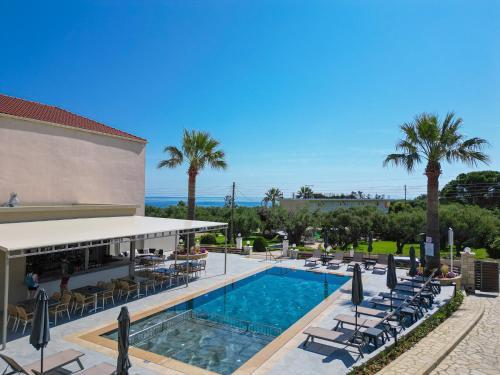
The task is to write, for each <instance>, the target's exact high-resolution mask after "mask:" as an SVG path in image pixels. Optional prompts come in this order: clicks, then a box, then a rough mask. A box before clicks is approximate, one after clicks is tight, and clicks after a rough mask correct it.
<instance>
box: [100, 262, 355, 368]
mask: <svg viewBox="0 0 500 375" xmlns="http://www.w3.org/2000/svg"><path fill="white" fill-rule="evenodd" d="M348 280H349V277H345V276H337V275H328V274H320V273H315V272H306V271H301V270H291V269H287V268H280V267H274V268H271V269H268V270H266V271H262V272H259V273H257V274H255V275H252V276H249V277H247V278H245V279H242V280H240V281H237V282H235V283H233V284H229V285H227V286H224V287H221V288H219V289H216V290H213V291H211V292H209V293H207V294H205V295H202V296H199V297H197V298H194V299H192V300H189V301H187V302H185V303H181V304H178V305H176V306H173V307H171V308H169V309H167V310H165V311H163V312H161V313H158V314H155V315H153V316H150V317H148V318H145V319H142V320H141V321H138V322H134V323H133V324H132V326H131V338H132V337H133V336H134V333H137V332H144V329H148V330H152V328H151V327H158V326H159V325H160V324H161V322H165V320H166V319H168V318H171V319H170V321H169V323H168V324H165V327H163V326H162V327H163V328H162V329H161V332H157V331H155V334H154V336H149V337H147V338H145V339H144V340H141V341H139V342H132V344H133V345H134V346H136V347H138V348H141V349H144V350H147V351H151V352H154V353H157V354H160V355H164V356H167V357H172V358H175V359H177V360H180V361H183V362H185V363H189V364H192V365H194V366H198V367H202V368H205V369H208V370H210V371H214V372H218V373H221V374H230V373H232V372H233V371H234V370H236V369H237V368H238V367H240V366H241V365H242V364H243V363H245V362H246V361H247V360H248V359H250V358H251V357H253V356H254V355H255V354H256V353H257V352H259V351H260V350H261V349H262V348H263V347H264V346H266V345H267V344H268V343H269V342H271V341H272V340H273V339H274V338H275V337H276V336H278V335H279V334H280V333H281V332H283V331H285V330H286V329H287V328H289V327H290V326H291V325H292V324H294V323H295V322H296V321H298V320H299V319H300V318H302V317H303V316H304V315H305V314H307V313H308V312H309V311H310V310H311V309H313V308H314V307H315V306H316V305H318V304H319V303H320V302H321V301H323V300H324V299H325V298H327V297H328V296H329V295H331V294H332V293H333V292H335V291H336V290H337V289H338V288H339V287H340V286H341V285H343V284H344V283H345V282H347V281H348ZM105 336H107V337H109V338H112V339H116V332H110V333H108V334H106V335H105ZM137 336H138V335H136V337H137ZM141 337H142V336H141Z"/></svg>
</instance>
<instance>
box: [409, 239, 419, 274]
mask: <svg viewBox="0 0 500 375" xmlns="http://www.w3.org/2000/svg"><path fill="white" fill-rule="evenodd" d="M416 274H417V259H416V258H415V248H414V247H413V246H412V247H410V272H408V275H410V276H411V277H414V276H415V275H416Z"/></svg>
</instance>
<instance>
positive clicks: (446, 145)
mask: <svg viewBox="0 0 500 375" xmlns="http://www.w3.org/2000/svg"><path fill="white" fill-rule="evenodd" d="M461 126H462V119H461V118H460V117H458V118H456V117H455V114H454V113H452V112H451V113H448V114H447V115H446V117H445V119H444V120H443V121H442V122H441V123H439V119H438V117H437V116H436V115H431V114H427V113H422V114H421V115H418V116H416V117H415V120H414V121H413V122H411V123H405V124H403V125H401V126H400V128H401V130H402V131H403V135H404V138H403V139H401V140H400V141H399V142H398V143H397V145H396V149H397V151H399V152H400V153H395V154H390V155H388V156H387V157H386V159H385V161H384V166H387V165H388V164H394V165H395V166H399V165H400V166H402V167H404V168H405V169H406V170H407V171H408V172H409V173H410V172H412V171H413V170H414V168H415V166H416V164H419V163H422V162H424V163H426V167H425V175H426V176H427V229H426V230H427V233H426V234H427V236H428V237H432V242H433V243H434V256H432V257H429V258H428V259H427V271H428V272H429V271H430V270H432V269H434V268H437V267H439V263H440V255H439V249H440V244H439V215H438V206H439V201H438V194H439V176H440V175H441V163H442V162H443V161H447V162H448V163H452V162H462V163H465V164H467V165H469V166H475V165H476V164H477V163H478V162H483V163H487V162H488V160H489V158H488V156H487V155H486V154H485V153H483V152H481V150H482V148H483V146H485V145H487V144H488V142H487V141H486V140H484V139H482V138H469V139H465V137H464V135H462V134H460V132H459V130H460V127H461Z"/></svg>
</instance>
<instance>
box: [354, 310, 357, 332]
mask: <svg viewBox="0 0 500 375" xmlns="http://www.w3.org/2000/svg"><path fill="white" fill-rule="evenodd" d="M354 330H355V331H357V330H358V305H356V315H354Z"/></svg>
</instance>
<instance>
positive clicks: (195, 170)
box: [158, 129, 227, 244]
mask: <svg viewBox="0 0 500 375" xmlns="http://www.w3.org/2000/svg"><path fill="white" fill-rule="evenodd" d="M218 146H219V141H217V140H216V139H214V138H212V137H211V136H210V134H208V133H207V132H203V131H198V130H186V129H184V135H183V138H182V147H181V149H180V150H179V149H178V148H177V147H175V146H167V147H165V149H164V150H163V151H164V152H166V153H168V155H169V156H170V159H166V160H162V161H160V162H159V163H158V168H159V169H161V168H176V167H178V166H180V165H182V164H183V163H184V162H186V163H187V165H188V170H187V174H188V212H187V218H188V220H194V218H195V199H196V176H198V174H199V173H200V172H201V171H202V170H203V169H204V168H205V167H207V166H208V167H211V168H214V169H226V168H227V164H226V161H225V160H224V151H222V150H217V147H218ZM191 243H192V244H194V243H193V242H191Z"/></svg>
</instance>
